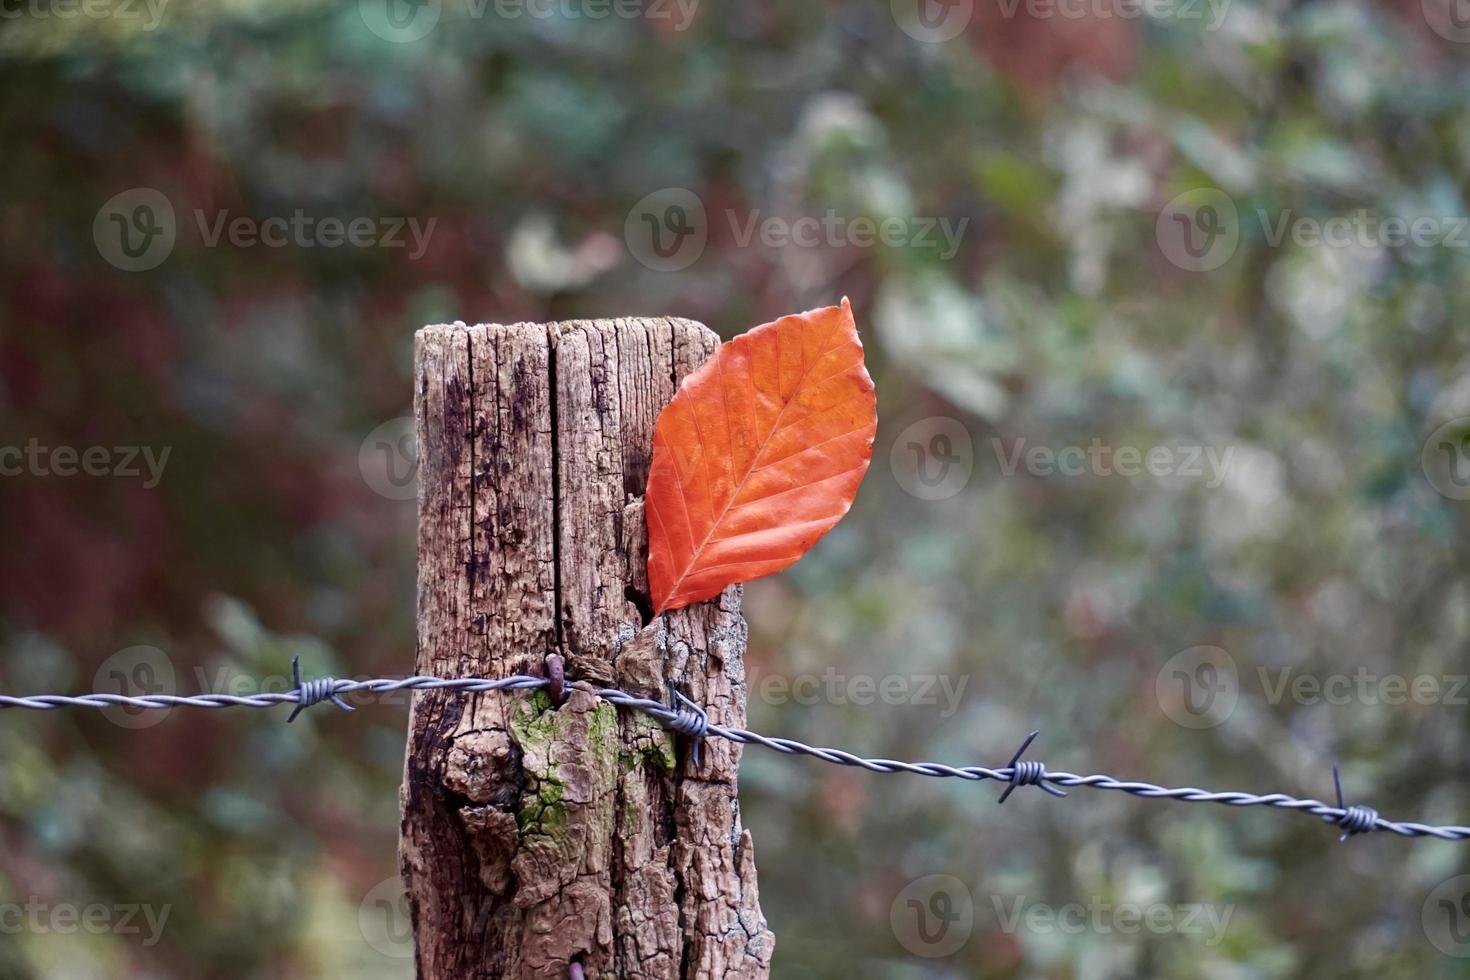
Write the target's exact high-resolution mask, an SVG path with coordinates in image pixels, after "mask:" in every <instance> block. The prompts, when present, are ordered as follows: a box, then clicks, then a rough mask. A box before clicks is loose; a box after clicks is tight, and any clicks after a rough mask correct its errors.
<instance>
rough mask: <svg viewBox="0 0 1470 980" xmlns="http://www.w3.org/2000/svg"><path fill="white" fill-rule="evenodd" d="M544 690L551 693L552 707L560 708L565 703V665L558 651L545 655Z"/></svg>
mask: <svg viewBox="0 0 1470 980" xmlns="http://www.w3.org/2000/svg"><path fill="white" fill-rule="evenodd" d="M546 679H547V681H549V683H548V684H547V685H546V692H547V693H548V694H550V695H551V704H552V707H555V708H560V707H561V706H562V705H564V704H566V703H567V667H566V661H564V660H562V658H561V654H559V653H548V654H547V655H546Z"/></svg>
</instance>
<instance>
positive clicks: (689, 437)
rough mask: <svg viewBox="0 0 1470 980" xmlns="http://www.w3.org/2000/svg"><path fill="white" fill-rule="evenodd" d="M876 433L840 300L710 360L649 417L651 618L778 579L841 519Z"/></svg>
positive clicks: (857, 347) (786, 319) (873, 404)
mask: <svg viewBox="0 0 1470 980" xmlns="http://www.w3.org/2000/svg"><path fill="white" fill-rule="evenodd" d="M877 428H878V408H877V401H876V399H875V398H874V397H873V379H872V378H870V377H868V370H867V368H866V367H864V366H863V345H862V341H860V340H859V339H858V335H857V325H856V324H855V323H853V319H852V308H851V307H850V306H849V305H848V302H847V300H846V299H844V300H843V301H842V305H841V306H829V307H826V308H824V309H820V310H812V311H811V312H809V313H798V314H796V315H794V316H783V317H782V318H781V319H779V320H776V321H775V322H773V323H766V324H762V325H761V326H759V327H756V328H755V329H754V330H751V331H749V332H747V333H745V334H742V335H741V336H739V337H736V338H735V339H734V340H732V341H730V342H729V343H727V344H724V345H722V346H721V347H720V349H719V350H718V351H716V352H715V356H714V357H712V358H710V360H709V361H708V362H706V363H705V364H704V365H703V366H702V367H701V368H700V369H699V370H698V371H695V372H694V373H693V374H691V375H690V376H689V377H688V378H686V379H685V380H684V383H683V384H682V385H680V386H679V391H678V393H677V394H676V395H674V400H673V401H671V402H670V403H669V404H668V407H666V408H665V409H664V410H663V413H662V414H661V415H659V417H658V423H657V424H656V425H655V426H654V429H653V465H652V468H651V469H650V470H649V474H648V492H647V494H645V496H644V504H645V508H646V512H647V516H648V581H649V585H650V586H651V587H652V590H653V604H654V608H655V609H656V610H657V611H658V612H661V613H662V612H666V611H668V610H670V609H678V608H680V607H681V606H687V605H689V604H690V603H693V602H699V601H700V600H702V599H708V598H710V597H711V596H715V595H718V594H719V593H720V591H721V590H722V589H724V588H725V586H727V585H732V584H734V583H736V582H748V581H750V580H751V579H756V578H760V577H762V576H764V575H770V574H772V573H774V572H779V571H780V570H781V569H783V568H785V567H786V566H788V565H790V564H792V563H793V562H795V561H796V560H797V559H798V558H800V557H801V556H802V555H804V554H806V552H807V550H808V549H810V548H811V546H812V545H814V544H816V542H817V539H818V538H820V537H821V536H822V535H824V534H826V533H827V532H828V531H829V530H831V529H832V526H833V525H834V524H836V523H837V522H838V521H839V520H841V519H842V515H843V514H846V513H847V510H848V508H849V507H851V506H852V500H853V497H854V496H856V495H857V488H858V484H859V483H861V482H862V479H863V474H864V473H866V472H867V470H868V460H869V459H871V458H872V455H873V435H874V433H875V432H876V431H877Z"/></svg>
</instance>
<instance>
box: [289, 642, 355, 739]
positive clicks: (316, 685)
mask: <svg viewBox="0 0 1470 980" xmlns="http://www.w3.org/2000/svg"><path fill="white" fill-rule="evenodd" d="M291 683H292V685H293V687H292V693H293V694H295V695H296V707H295V708H294V709H292V711H291V717H289V718H287V719H286V724H288V725H289V724H291V722H293V721H295V720H296V716H297V715H299V714H301V712H303V711H305V710H306V709H307V708H310V707H311V706H312V705H314V704H320V703H321V702H323V701H330V702H332V703H333V704H335V705H336V706H337V707H339V708H341V709H342V710H343V711H354V710H356V709H354V708H353V707H352V705H350V704H348V703H347V702H346V701H343V700H342V696H341V695H340V694H338V693H337V681H336V679H335V678H332V677H319V678H317V679H316V680H314V681H307V682H306V683H302V681H301V658H300V657H299V656H298V657H292V658H291Z"/></svg>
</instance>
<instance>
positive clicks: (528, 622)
mask: <svg viewBox="0 0 1470 980" xmlns="http://www.w3.org/2000/svg"><path fill="white" fill-rule="evenodd" d="M717 345H718V338H717V337H716V336H715V335H714V334H713V333H712V332H710V331H709V330H707V329H706V328H705V327H703V326H701V325H700V324H697V323H694V322H692V321H688V320H676V319H621V320H593V321H569V322H564V323H552V324H532V323H520V324H513V325H506V326H501V325H481V326H473V327H467V326H465V325H464V324H463V323H456V324H454V325H451V326H431V327H425V328H424V329H423V330H421V331H419V333H418V336H417V342H416V345H415V383H416V390H415V398H414V401H415V409H416V416H417V424H418V438H419V460H420V462H419V471H418V475H419V481H420V484H419V584H418V655H417V672H418V673H421V674H433V675H437V676H443V677H455V676H484V677H499V676H503V675H506V674H513V673H533V674H541V673H543V672H544V658H545V657H546V655H547V654H549V653H560V654H561V655H562V656H563V657H564V658H565V662H566V665H567V674H568V676H571V677H576V678H581V679H586V680H590V681H594V682H606V683H612V684H615V685H616V686H619V687H621V688H623V689H624V690H627V691H629V692H630V693H634V694H639V695H642V696H646V697H652V698H657V699H660V700H665V701H666V700H667V698H668V695H669V685H670V684H676V685H678V686H679V687H680V688H681V689H682V690H684V691H685V692H686V693H687V694H688V695H689V696H690V697H692V698H693V699H694V700H695V701H697V702H698V703H700V704H702V705H704V706H706V707H707V709H708V711H709V716H710V720H711V721H713V722H716V723H721V724H726V725H743V724H744V718H745V681H744V666H743V662H742V658H743V655H744V650H745V638H746V628H745V621H744V620H743V619H742V618H741V616H740V590H739V589H738V588H730V589H727V590H725V592H724V594H723V595H721V596H720V597H719V598H718V599H716V600H713V601H711V602H707V603H702V604H699V605H697V606H694V607H691V608H688V609H684V610H678V611H676V612H673V613H670V614H668V615H665V616H663V617H660V619H659V620H658V621H656V622H654V623H652V624H650V625H648V626H647V627H645V626H644V618H645V617H646V616H647V615H648V611H649V608H650V605H649V601H648V597H647V581H646V572H645V551H646V536H645V533H644V527H643V516H642V514H643V511H642V499H641V498H642V494H643V491H644V484H645V481H646V479H647V475H648V465H649V458H650V455H651V439H652V431H653V424H654V420H655V418H656V417H657V415H658V412H659V410H660V409H662V408H663V406H664V405H665V404H666V403H667V402H668V401H669V399H671V398H672V397H673V394H674V390H675V388H676V387H677V385H678V383H679V381H680V380H681V379H682V378H683V377H684V376H685V375H687V374H688V373H689V372H691V371H692V370H694V369H695V368H696V367H698V366H699V365H700V364H701V363H702V362H703V361H704V360H705V359H706V358H707V357H709V356H710V354H712V353H713V352H714V350H715V348H716V346H717ZM739 757H740V752H739V747H738V746H736V745H734V744H732V743H729V742H726V741H724V740H722V739H710V740H708V744H706V745H705V746H704V752H703V759H702V765H701V766H700V767H698V768H697V769H696V768H695V767H694V765H693V762H692V761H691V759H690V754H689V751H688V746H687V745H686V744H684V739H683V738H682V737H678V736H674V735H672V734H671V733H669V732H667V731H665V730H663V729H661V728H659V727H658V726H657V725H655V724H653V723H651V722H650V721H649V720H648V719H647V718H645V717H643V716H641V715H637V714H635V713H630V712H622V713H619V712H617V711H616V710H614V709H613V708H612V707H611V706H610V705H607V704H603V703H600V702H598V701H597V700H596V699H594V698H593V697H591V696H590V695H589V694H587V693H585V692H582V691H578V690H573V691H572V692H571V694H570V697H569V699H568V700H567V702H566V704H565V705H564V706H562V707H561V708H559V709H554V708H553V707H552V706H551V704H550V700H549V698H548V697H547V695H546V693H545V692H542V691H538V692H535V693H534V695H525V694H514V693H512V694H502V693H499V692H492V693H485V694H470V695H465V694H459V693H448V692H420V693H418V694H416V695H415V696H414V705H413V711H412V715H411V721H410V731H409V744H408V752H407V761H406V765H405V773H404V783H403V789H402V811H403V823H402V839H401V847H400V860H401V864H402V871H403V875H404V879H405V882H406V885H407V889H408V895H409V906H410V909H411V912H412V916H413V926H414V933H415V937H416V941H417V952H416V956H417V963H418V975H419V977H420V978H422V980H468V978H485V980H490V978H496V980H501V978H505V980H510V978H543V980H565V978H566V977H567V976H568V970H569V963H570V962H572V961H575V962H578V963H581V964H582V965H583V968H584V970H585V974H586V976H587V977H589V978H594V977H596V978H614V977H616V978H639V980H642V978H649V980H652V978H660V980H662V978H670V980H673V978H679V980H692V978H696V977H697V978H717V980H720V978H723V980H746V978H765V977H767V976H768V973H769V966H770V957H771V949H772V945H773V937H772V936H771V933H770V932H769V931H768V930H767V928H766V923H765V919H764V918H763V917H762V915H761V911H760V906H759V902H758V900H757V894H756V874H755V859H754V854H753V852H752V848H751V842H750V835H749V833H748V832H746V831H744V830H743V829H742V828H741V823H740V810H739V804H738V802H737V800H736V770H737V768H738V764H739Z"/></svg>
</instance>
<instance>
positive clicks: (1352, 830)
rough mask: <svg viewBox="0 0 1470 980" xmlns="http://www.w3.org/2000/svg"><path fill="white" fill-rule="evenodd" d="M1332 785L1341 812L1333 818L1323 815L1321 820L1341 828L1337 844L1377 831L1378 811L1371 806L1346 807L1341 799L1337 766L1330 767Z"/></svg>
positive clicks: (1340, 771)
mask: <svg viewBox="0 0 1470 980" xmlns="http://www.w3.org/2000/svg"><path fill="white" fill-rule="evenodd" d="M1332 783H1333V785H1334V786H1335V787H1336V788H1337V808H1338V809H1339V810H1341V811H1342V812H1341V813H1340V814H1337V815H1336V816H1333V815H1331V814H1323V815H1322V819H1323V820H1326V821H1327V822H1328V823H1335V824H1337V825H1338V826H1339V827H1341V828H1342V836H1341V837H1339V838H1338V839H1337V840H1338V842H1339V843H1341V842H1342V841H1345V840H1347V839H1348V838H1349V837H1352V836H1354V835H1356V834H1366V833H1368V832H1370V831H1374V830H1377V829H1378V811H1377V810H1375V809H1373V808H1372V807H1371V806H1357V805H1353V806H1346V805H1345V804H1344V803H1343V799H1342V770H1341V769H1340V768H1339V767H1338V766H1333V767H1332Z"/></svg>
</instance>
